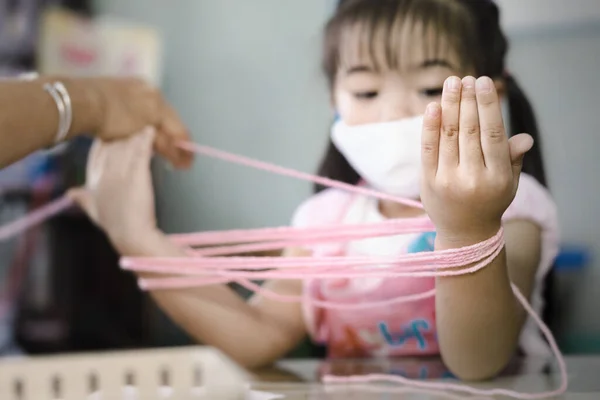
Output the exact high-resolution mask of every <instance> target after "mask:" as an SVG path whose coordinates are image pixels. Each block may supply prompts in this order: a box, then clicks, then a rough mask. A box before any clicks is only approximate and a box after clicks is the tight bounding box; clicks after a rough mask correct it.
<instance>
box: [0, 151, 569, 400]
mask: <svg viewBox="0 0 600 400" xmlns="http://www.w3.org/2000/svg"><path fill="white" fill-rule="evenodd" d="M180 147H181V148H183V149H185V150H188V151H190V152H194V153H196V154H201V155H204V156H207V157H211V158H216V159H220V160H223V161H227V162H231V163H235V164H240V165H244V166H247V167H252V168H255V169H260V170H264V171H268V172H272V173H275V174H279V175H284V176H288V177H293V178H296V179H301V180H305V181H310V182H313V183H318V184H320V185H323V186H328V187H333V188H338V189H342V190H346V191H349V192H352V193H356V194H360V195H366V196H372V197H375V198H377V199H381V200H391V201H394V202H397V203H401V204H404V205H408V206H411V207H416V208H420V209H422V208H423V206H422V204H421V203H420V202H417V201H414V200H410V199H403V198H398V197H396V196H392V195H389V194H385V193H381V192H378V191H375V190H371V189H369V188H365V187H360V186H355V185H349V184H346V183H343V182H338V181H334V180H331V179H328V178H323V177H319V176H314V175H310V174H306V173H303V172H298V171H295V170H292V169H288V168H284V167H280V166H277V165H273V164H269V163H265V162H262V161H258V160H253V159H250V158H246V157H242V156H238V155H235V154H231V153H227V152H224V151H221V150H217V149H213V148H210V147H207V146H201V145H198V144H195V143H190V142H185V143H181V144H180ZM71 205H72V202H71V201H70V199H68V198H67V197H63V198H60V199H59V200H57V201H55V202H53V203H50V204H49V205H47V206H45V207H42V208H40V209H38V210H35V211H33V212H32V213H30V214H29V215H27V216H26V217H24V218H23V219H20V220H17V221H15V222H13V223H10V224H7V225H5V226H3V227H0V240H6V239H8V238H10V237H12V236H15V235H17V234H19V233H20V232H22V231H23V230H25V229H28V228H29V227H31V226H33V225H35V224H37V223H40V222H43V221H44V220H45V219H48V218H50V217H52V216H53V215H56V214H58V213H60V212H62V211H64V210H66V209H67V208H68V207H70V206H71ZM434 230H435V227H434V225H433V223H432V222H431V220H429V219H428V218H426V217H425V218H423V217H421V218H408V219H392V220H387V221H384V222H378V223H370V224H361V225H334V226H322V227H317V228H294V227H278V228H263V229H250V230H230V231H217V232H202V233H191V234H178V235H171V236H170V238H171V239H172V240H173V241H174V242H175V243H178V244H180V245H183V246H190V247H194V246H208V247H205V248H203V249H199V250H197V249H193V248H190V249H189V251H188V257H181V258H123V259H122V260H121V266H122V268H123V269H126V270H130V271H136V272H152V273H154V274H158V275H165V276H166V277H164V278H150V279H148V278H147V279H140V280H139V285H140V287H141V288H142V289H143V290H168V289H177V288H189V287H198V286H206V285H214V284H224V283H228V282H237V283H238V284H240V285H242V286H244V287H246V288H247V289H249V290H251V291H254V292H256V293H259V294H261V295H263V296H265V297H267V298H270V299H274V300H278V301H283V302H310V303H311V304H312V305H314V306H316V307H322V308H329V309H345V310H348V309H366V310H368V309H369V308H373V307H383V306H389V305H398V304H401V303H407V302H411V301H417V300H421V299H424V298H429V297H432V296H434V295H435V289H434V290H430V291H427V292H424V293H417V294H413V295H410V296H403V297H397V298H393V299H388V300H385V301H378V302H368V303H367V302H363V303H359V304H341V303H336V302H330V301H329V302H328V301H319V300H317V299H311V298H308V297H306V296H282V295H279V294H277V293H274V292H272V291H269V290H267V289H265V288H262V287H260V286H258V285H256V284H254V283H252V280H254V279H294V280H296V279H299V280H307V279H332V278H344V279H350V278H368V277H378V278H386V277H409V276H410V277H437V276H456V275H463V274H469V273H474V272H476V271H478V270H480V269H482V268H485V267H486V266H487V265H489V264H490V263H491V262H492V261H493V260H494V259H495V258H496V256H497V255H498V254H499V253H500V252H501V251H502V249H503V248H504V243H505V242H504V236H503V231H502V229H501V230H500V231H499V232H498V233H497V234H496V235H494V236H493V237H491V238H489V239H488V240H486V241H484V242H481V243H477V244H475V245H472V246H468V247H464V248H460V249H451V250H444V251H433V252H423V253H414V254H404V255H400V256H394V257H335V256H334V257H309V258H307V257H226V255H229V254H239V253H242V252H251V251H263V250H276V249H282V248H285V247H289V246H306V245H310V244H318V243H326V242H347V241H350V240H357V239H365V238H372V237H381V236H389V235H398V234H406V233H423V232H431V231H434ZM240 242H243V244H239V243H240ZM380 265H386V266H387V268H374V267H375V266H380ZM465 265H467V266H468V267H464V266H465ZM369 267H371V268H369ZM512 289H513V292H514V295H515V297H516V298H517V299H518V300H519V302H520V303H521V304H522V305H523V307H524V309H525V310H526V311H527V313H528V314H529V315H530V316H531V318H532V319H533V320H534V322H535V323H536V324H537V325H538V327H539V328H540V330H541V332H542V334H543V335H544V337H545V338H546V340H547V341H548V343H549V344H550V348H551V350H552V352H553V353H554V355H555V357H556V360H557V364H558V369H559V372H560V376H561V384H560V386H559V387H558V388H557V389H556V390H553V391H548V392H543V393H522V392H516V391H512V390H505V389H488V390H486V389H476V388H473V387H471V386H468V385H463V384H455V383H446V382H444V383H442V382H422V381H417V380H411V379H407V378H403V377H400V376H393V375H378V374H374V375H363V376H354V377H339V376H337V377H336V376H327V377H325V378H324V382H325V383H330V384H339V383H372V382H392V383H400V384H404V385H406V386H410V387H417V388H430V389H442V390H451V391H456V392H460V393H465V394H474V395H483V396H494V395H503V396H509V397H512V398H517V399H542V398H547V397H552V396H557V395H560V394H562V393H564V392H565V391H566V389H567V383H568V380H567V372H566V366H565V362H564V359H563V357H562V354H561V352H560V350H559V348H558V346H557V344H556V341H555V339H554V337H553V335H552V333H551V332H550V330H549V329H548V327H547V326H546V325H545V324H544V323H543V321H542V320H541V318H540V317H539V316H538V315H537V314H536V313H535V311H534V310H533V308H532V307H531V306H530V304H529V303H528V302H527V299H526V298H525V297H524V296H523V295H522V294H521V293H520V291H519V289H518V288H517V287H516V286H515V285H512Z"/></svg>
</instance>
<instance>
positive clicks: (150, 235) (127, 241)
mask: <svg viewBox="0 0 600 400" xmlns="http://www.w3.org/2000/svg"><path fill="white" fill-rule="evenodd" d="M108 236H109V237H110V240H111V242H112V244H113V246H114V247H115V249H116V250H117V252H118V253H119V254H121V255H122V256H126V257H144V256H152V255H153V254H154V253H155V252H156V250H157V249H160V248H161V247H164V243H165V242H166V241H168V238H167V236H166V235H165V234H164V233H163V232H161V231H160V230H158V229H149V230H140V231H139V232H136V233H131V232H129V233H123V232H121V233H113V234H111V233H109V235H108Z"/></svg>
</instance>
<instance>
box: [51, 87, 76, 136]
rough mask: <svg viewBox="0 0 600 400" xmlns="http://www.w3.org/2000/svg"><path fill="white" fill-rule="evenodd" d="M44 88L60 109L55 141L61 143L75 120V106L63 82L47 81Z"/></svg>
mask: <svg viewBox="0 0 600 400" xmlns="http://www.w3.org/2000/svg"><path fill="white" fill-rule="evenodd" d="M44 90H45V91H47V92H48V93H49V94H50V95H51V96H52V98H53V99H54V102H55V103H56V108H57V109H58V129H57V131H56V137H55V139H54V142H55V143H60V142H62V141H63V140H65V138H66V137H67V135H68V133H69V129H71V124H72V122H73V106H72V103H71V96H69V92H68V91H67V89H66V88H65V85H63V84H62V83H61V82H54V83H46V84H45V85H44Z"/></svg>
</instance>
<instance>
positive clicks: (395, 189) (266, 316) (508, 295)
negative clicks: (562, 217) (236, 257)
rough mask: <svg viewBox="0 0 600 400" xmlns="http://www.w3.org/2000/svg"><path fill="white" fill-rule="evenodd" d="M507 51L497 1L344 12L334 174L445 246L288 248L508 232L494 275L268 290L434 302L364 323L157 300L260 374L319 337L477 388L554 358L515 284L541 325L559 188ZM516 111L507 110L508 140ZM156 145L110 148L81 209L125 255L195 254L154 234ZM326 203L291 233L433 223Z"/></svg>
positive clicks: (330, 72) (268, 305) (329, 167)
mask: <svg viewBox="0 0 600 400" xmlns="http://www.w3.org/2000/svg"><path fill="white" fill-rule="evenodd" d="M506 50H507V43H506V40H505V38H504V36H503V34H502V32H501V30H500V26H499V17H498V9H497V7H496V6H495V5H494V4H493V3H492V2H490V1H484V0H479V1H476V0H474V1H467V0H348V1H344V2H343V3H342V4H341V5H340V7H339V8H338V10H337V12H336V13H335V15H334V16H333V17H332V19H331V20H330V21H329V23H328V24H327V27H326V31H325V43H324V69H325V72H326V74H327V77H328V79H329V85H330V89H331V98H332V104H333V107H334V109H335V112H336V114H337V116H338V118H337V120H336V122H335V124H334V125H333V127H332V130H331V141H330V144H329V148H328V150H327V153H326V155H325V158H324V160H323V163H322V166H321V168H320V174H321V175H323V176H328V177H331V178H334V179H338V180H341V181H344V182H348V183H351V184H356V185H368V186H370V187H374V188H376V189H379V190H382V191H385V192H388V193H392V194H394V195H397V196H402V197H410V198H413V199H418V200H421V201H422V202H423V204H424V206H425V209H426V211H427V213H428V215H429V216H430V218H431V219H432V221H433V222H434V224H435V226H436V228H437V229H436V234H435V235H432V234H429V235H398V236H393V237H385V238H376V239H368V240H360V241H355V242H351V243H346V244H340V245H322V246H312V247H306V248H292V249H287V250H286V251H285V255H289V256H307V257H310V256H311V255H334V254H335V255H343V254H347V255H358V254H362V255H396V254H400V253H406V252H418V251H431V250H433V249H434V248H435V249H436V250H443V249H449V248H459V247H463V246H467V245H472V244H475V243H478V242H481V241H483V240H486V239H488V238H490V237H492V236H494V235H495V234H496V233H497V232H498V231H499V229H500V227H501V226H502V227H503V228H504V235H505V239H506V246H505V249H504V250H503V251H502V252H501V253H500V254H499V255H498V256H497V257H496V258H495V259H494V261H493V262H492V263H491V264H489V265H488V266H487V267H486V268H484V269H483V270H481V271H479V272H477V273H473V274H469V275H460V276H455V277H443V278H441V277H440V278H395V279H386V280H382V279H356V280H334V281H331V280H323V281H310V282H300V281H272V282H267V283H266V284H265V286H267V287H268V288H270V289H271V290H273V291H275V292H277V293H279V294H283V295H300V294H302V293H304V295H306V296H311V297H316V298H318V299H322V300H334V301H339V302H345V303H349V302H363V301H374V300H384V299H389V298H394V297H398V296H403V295H407V294H413V293H422V292H424V291H427V290H431V289H433V288H435V290H436V294H435V296H434V297H431V298H429V299H424V300H419V301H415V302H411V303H402V304H398V305H396V306H389V307H385V308H375V309H373V308H367V309H364V310H360V311H356V310H353V311H351V312H348V311H339V310H324V309H315V308H312V307H308V306H301V305H299V304H295V303H294V304H289V303H280V302H277V301H271V300H268V299H265V298H264V297H261V296H258V295H257V296H255V297H253V298H252V299H251V300H250V301H249V302H247V303H246V302H244V301H243V300H242V299H241V298H239V297H238V296H236V295H235V294H234V292H233V291H231V290H230V289H229V288H228V287H227V286H225V285H215V286H210V287H204V288H198V289H187V290H171V291H157V292H155V293H153V296H154V299H155V300H156V301H157V303H158V304H159V305H160V306H161V307H162V308H163V309H164V310H165V311H166V312H167V313H168V314H169V315H170V316H171V318H172V319H173V320H174V321H176V322H177V323H178V324H179V325H181V326H182V327H183V328H184V329H185V330H186V331H187V332H188V333H189V334H190V335H192V336H193V337H194V338H196V339H197V340H199V341H201V342H203V343H206V344H209V345H212V346H216V347H218V348H219V349H221V350H222V351H224V352H225V353H226V354H228V355H229V356H230V357H232V358H233V359H235V360H236V361H238V362H239V363H241V364H243V365H245V366H248V367H258V366H262V365H265V364H268V363H271V362H273V361H275V360H277V359H278V358H280V357H282V356H284V355H285V354H286V353H287V352H289V351H290V350H291V349H293V348H294V347H295V346H296V345H297V344H298V343H299V342H300V341H301V340H302V339H303V338H304V337H305V335H306V334H307V332H308V333H309V334H310V335H311V336H312V338H313V339H314V340H315V341H316V342H318V343H320V344H323V345H325V346H326V347H327V351H328V355H329V356H330V357H356V356H418V355H437V354H439V355H441V357H442V358H443V360H444V362H445V363H446V365H447V366H448V367H449V369H450V370H451V371H452V372H453V373H454V374H455V375H457V376H458V377H459V378H462V379H465V380H480V379H487V378H490V377H493V376H494V375H496V374H497V373H498V372H500V371H501V370H502V369H503V368H504V367H505V365H506V364H507V362H508V361H509V359H510V358H511V357H512V356H514V355H515V353H516V352H517V350H518V349H520V350H521V351H523V352H525V353H526V354H532V353H544V354H545V353H547V347H546V344H545V342H544V341H543V340H542V338H541V336H540V335H539V333H538V331H537V329H536V328H535V326H534V325H533V324H532V321H530V320H527V318H526V313H525V312H524V310H523V309H522V307H521V306H520V305H519V304H518V302H517V300H516V298H515V296H514V295H513V292H512V290H511V287H510V282H513V283H515V284H516V285H517V286H518V287H519V288H520V290H521V291H522V292H523V293H524V294H525V295H526V296H527V297H529V298H530V299H531V301H532V303H533V306H534V308H535V309H536V310H537V311H538V312H541V310H542V306H543V301H542V290H543V286H544V285H543V283H544V279H545V277H546V275H547V274H548V272H549V269H550V268H551V264H552V262H553V258H554V256H555V255H556V253H557V246H558V240H557V235H558V232H557V225H556V224H557V221H556V212H555V206H554V204H553V202H552V200H551V198H550V196H549V194H548V192H547V191H546V189H545V188H544V185H545V178H544V175H543V169H542V163H541V156H540V149H539V143H538V138H537V128H536V124H535V120H534V117H533V114H532V111H531V108H530V106H529V104H528V102H527V100H526V99H525V97H524V96H523V94H522V92H521V91H520V90H519V88H518V86H517V85H516V83H515V81H514V79H513V78H512V77H510V75H508V74H507V73H506V70H505V68H504V58H505V53H506ZM456 76H463V77H465V78H463V79H459V78H458V77H456ZM472 76H479V77H480V78H478V79H475V78H473V77H472ZM503 99H507V100H508V105H509V107H510V122H511V129H510V131H509V132H510V133H509V135H507V134H506V131H505V128H504V125H503V119H502V102H503ZM520 132H528V133H529V135H516V134H518V133H520ZM513 135H515V136H513ZM509 136H511V138H510V140H509ZM151 137H152V133H148V132H147V133H145V134H143V135H140V136H137V137H135V138H133V139H131V140H129V141H127V142H119V143H109V144H99V145H97V146H96V147H95V148H94V150H93V153H92V154H91V159H90V170H89V177H88V180H89V182H90V186H91V187H92V188H93V190H91V191H83V192H78V194H77V195H76V197H77V198H78V199H79V201H80V203H81V204H82V205H83V206H84V208H86V210H87V211H88V212H89V214H90V215H91V217H92V218H94V220H95V221H96V222H97V223H98V224H99V225H100V226H101V227H102V228H103V229H104V230H105V231H106V232H107V234H108V235H109V237H110V239H111V241H112V243H113V244H114V245H115V247H116V248H117V249H118V250H119V251H120V253H121V254H122V255H124V256H144V257H164V256H184V255H185V253H184V250H183V249H181V248H178V247H177V246H175V245H174V244H173V243H172V242H171V241H170V240H169V239H168V238H167V236H166V235H165V234H164V233H162V232H161V231H159V230H158V229H157V228H156V223H155V218H154V213H153V207H154V206H153V198H152V186H151V177H150V172H149V160H150V157H151V152H152V149H151ZM532 138H533V140H532ZM525 153H528V154H527V156H526V157H525V158H523V157H524V154H525ZM521 170H522V171H523V173H521ZM316 191H317V194H315V195H314V196H312V197H311V198H309V199H308V200H307V201H306V202H304V203H303V204H302V205H301V206H300V207H299V208H298V210H297V212H296V213H295V216H294V218H293V225H295V226H304V227H307V226H309V227H312V226H317V225H326V224H336V223H344V224H346V223H347V224H356V223H368V222H375V221H381V220H383V219H386V218H407V217H414V216H418V215H419V213H420V212H421V211H419V210H415V209H411V208H408V207H406V206H402V205H400V204H396V203H393V202H388V201H378V200H375V199H373V198H368V197H362V196H358V195H353V194H348V193H346V192H342V191H339V190H332V189H327V190H323V188H317V190H316Z"/></svg>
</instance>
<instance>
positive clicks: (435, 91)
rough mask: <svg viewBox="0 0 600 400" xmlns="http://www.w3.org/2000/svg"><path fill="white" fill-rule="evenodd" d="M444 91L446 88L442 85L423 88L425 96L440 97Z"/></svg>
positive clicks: (422, 92)
mask: <svg viewBox="0 0 600 400" xmlns="http://www.w3.org/2000/svg"><path fill="white" fill-rule="evenodd" d="M443 91H444V88H442V87H439V88H430V89H423V90H421V94H422V95H423V96H425V97H440V96H441V95H442V92H443Z"/></svg>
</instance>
